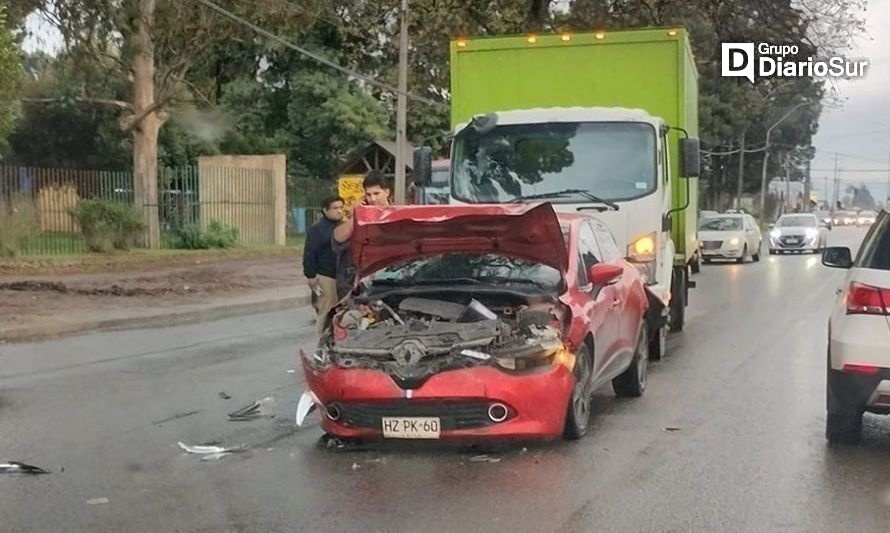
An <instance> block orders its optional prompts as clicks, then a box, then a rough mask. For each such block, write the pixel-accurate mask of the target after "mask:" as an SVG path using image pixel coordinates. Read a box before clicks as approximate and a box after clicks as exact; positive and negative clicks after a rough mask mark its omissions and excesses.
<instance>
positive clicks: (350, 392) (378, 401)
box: [297, 204, 649, 440]
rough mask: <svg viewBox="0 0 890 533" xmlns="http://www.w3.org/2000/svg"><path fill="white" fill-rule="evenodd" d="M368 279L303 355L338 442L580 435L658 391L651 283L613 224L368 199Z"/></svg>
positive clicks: (576, 216) (536, 211)
mask: <svg viewBox="0 0 890 533" xmlns="http://www.w3.org/2000/svg"><path fill="white" fill-rule="evenodd" d="M352 254H353V258H354V260H355V267H356V269H357V273H358V276H357V278H358V281H357V282H356V286H355V288H354V290H353V291H352V293H351V294H350V295H349V296H347V297H346V298H345V299H344V300H343V301H342V302H341V303H340V304H339V305H338V306H337V307H335V309H333V310H332V311H331V313H330V315H329V316H328V317H327V327H326V329H325V333H324V335H323V336H322V338H321V340H320V341H319V344H318V346H317V349H316V350H314V351H313V352H312V353H306V352H303V353H302V355H301V359H302V364H303V368H304V370H305V375H306V381H307V384H308V387H309V391H307V393H305V394H304V395H303V397H302V398H301V400H300V404H299V407H298V415H297V421H298V423H302V421H303V420H305V417H306V416H307V414H308V412H309V411H311V410H312V408H313V407H314V406H318V407H319V411H320V413H321V415H322V421H321V425H322V427H323V428H324V430H325V431H326V432H328V433H329V434H332V435H335V436H337V437H340V438H345V439H349V438H357V439H368V438H380V437H382V438H384V439H388V438H392V439H471V440H474V439H477V438H489V437H556V436H559V435H564V436H565V437H566V438H569V439H576V438H580V437H582V436H583V435H584V434H585V433H586V432H587V431H588V428H589V418H590V399H591V394H592V392H593V391H594V390H595V389H597V388H599V387H601V386H603V385H604V384H607V383H609V382H611V383H612V387H613V388H614V390H615V392H616V394H618V395H619V396H640V395H641V394H643V391H644V389H645V387H646V376H647V368H648V359H649V353H648V345H649V339H648V331H647V326H646V323H645V321H644V315H645V313H646V311H647V308H648V303H647V295H646V293H645V289H644V286H643V282H642V280H641V276H640V273H639V272H638V271H637V269H636V268H635V267H634V266H633V265H631V264H630V263H628V262H627V261H626V260H625V259H624V258H623V257H622V254H621V251H620V250H619V249H618V247H617V245H616V243H615V240H614V238H613V236H612V234H611V233H610V232H609V230H608V229H607V228H606V226H605V225H604V224H602V223H601V222H600V221H599V220H597V219H595V218H592V217H591V216H589V215H586V214H580V213H572V214H565V215H559V216H558V217H557V215H556V213H555V212H554V211H553V208H552V207H551V206H550V204H530V205H529V204H516V205H509V204H502V205H475V206H466V205H448V206H445V205H436V206H407V207H406V206H402V207H366V206H362V207H359V208H358V209H357V210H356V227H355V233H354V234H353V237H352Z"/></svg>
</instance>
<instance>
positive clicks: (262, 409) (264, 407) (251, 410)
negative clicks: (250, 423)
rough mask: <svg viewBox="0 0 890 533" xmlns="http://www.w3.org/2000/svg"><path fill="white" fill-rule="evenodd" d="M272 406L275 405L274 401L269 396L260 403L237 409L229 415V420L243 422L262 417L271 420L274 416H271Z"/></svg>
mask: <svg viewBox="0 0 890 533" xmlns="http://www.w3.org/2000/svg"><path fill="white" fill-rule="evenodd" d="M273 405H275V399H274V398H272V397H271V396H267V397H265V398H263V399H262V400H260V401H257V402H253V403H252V404H250V405H248V406H245V407H242V408H241V409H238V410H237V411H235V412H234V413H229V420H233V421H245V420H255V419H257V418H263V417H269V418H272V417H274V416H275V415H274V414H272V406H273Z"/></svg>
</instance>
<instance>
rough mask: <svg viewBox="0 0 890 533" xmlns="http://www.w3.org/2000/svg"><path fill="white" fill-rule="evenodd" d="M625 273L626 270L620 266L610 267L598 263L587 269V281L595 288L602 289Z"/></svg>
mask: <svg viewBox="0 0 890 533" xmlns="http://www.w3.org/2000/svg"><path fill="white" fill-rule="evenodd" d="M623 273H624V268H622V267H621V266H619V265H609V264H606V263H597V264H595V265H593V266H592V267H590V268H589V269H587V279H589V280H590V282H591V283H593V285H594V287H602V286H604V285H608V284H610V283H612V282H614V281H615V280H617V279H618V278H619V277H621V274H623Z"/></svg>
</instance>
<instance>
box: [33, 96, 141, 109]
mask: <svg viewBox="0 0 890 533" xmlns="http://www.w3.org/2000/svg"><path fill="white" fill-rule="evenodd" d="M19 100H20V101H22V102H27V103H29V104H50V103H54V102H59V101H61V100H62V98H20V99H19ZM74 100H75V101H76V102H80V103H84V104H101V105H108V106H113V107H117V108H119V109H126V110H132V109H133V105H132V104H130V103H129V102H124V101H122V100H112V99H108V98H90V97H80V96H79V97H77V98H75V99H74Z"/></svg>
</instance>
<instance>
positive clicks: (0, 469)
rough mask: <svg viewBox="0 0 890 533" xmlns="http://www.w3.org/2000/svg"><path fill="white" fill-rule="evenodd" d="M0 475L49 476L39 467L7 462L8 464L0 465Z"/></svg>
mask: <svg viewBox="0 0 890 533" xmlns="http://www.w3.org/2000/svg"><path fill="white" fill-rule="evenodd" d="M0 474H34V475H36V474H49V471H48V470H44V469H42V468H40V467H39V466H34V465H28V464H25V463H19V462H18V461H9V462H8V463H0Z"/></svg>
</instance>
